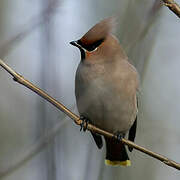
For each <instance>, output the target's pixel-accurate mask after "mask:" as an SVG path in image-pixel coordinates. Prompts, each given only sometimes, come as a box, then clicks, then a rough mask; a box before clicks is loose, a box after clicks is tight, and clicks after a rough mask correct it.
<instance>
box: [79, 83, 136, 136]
mask: <svg viewBox="0 0 180 180" xmlns="http://www.w3.org/2000/svg"><path fill="white" fill-rule="evenodd" d="M80 101H81V102H80ZM79 102H80V103H78V104H80V105H81V107H80V108H79V109H81V114H84V116H87V117H88V118H89V119H90V120H91V122H92V123H93V124H94V125H95V126H97V127H99V128H102V129H104V130H106V131H108V132H112V133H115V132H117V131H119V132H123V133H124V132H126V131H128V130H129V129H130V127H131V126H132V124H133V122H134V120H135V117H136V113H137V109H136V105H135V104H134V98H133V97H132V98H131V97H128V98H124V97H123V94H120V93H116V92H111V91H110V90H109V89H108V88H107V86H106V87H98V86H94V85H91V86H89V87H88V89H87V90H86V92H85V93H84V94H83V96H82V97H81V100H79Z"/></svg>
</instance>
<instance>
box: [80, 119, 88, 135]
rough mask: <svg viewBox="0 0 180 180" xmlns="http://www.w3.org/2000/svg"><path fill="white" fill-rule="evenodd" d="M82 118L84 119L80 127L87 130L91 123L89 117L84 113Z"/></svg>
mask: <svg viewBox="0 0 180 180" xmlns="http://www.w3.org/2000/svg"><path fill="white" fill-rule="evenodd" d="M80 119H81V120H82V123H81V125H80V126H81V128H80V131H82V129H83V131H84V132H85V131H86V130H87V127H88V124H89V119H87V118H86V117H84V116H83V115H81V116H80Z"/></svg>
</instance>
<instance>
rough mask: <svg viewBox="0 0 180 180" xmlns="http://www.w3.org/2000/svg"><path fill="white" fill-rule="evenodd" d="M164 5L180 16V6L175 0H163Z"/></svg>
mask: <svg viewBox="0 0 180 180" xmlns="http://www.w3.org/2000/svg"><path fill="white" fill-rule="evenodd" d="M162 1H163V2H164V5H165V6H167V7H168V8H169V9H170V10H171V11H172V12H174V13H175V14H176V15H177V16H178V17H179V18H180V6H179V4H178V3H176V2H175V1H174V0H162Z"/></svg>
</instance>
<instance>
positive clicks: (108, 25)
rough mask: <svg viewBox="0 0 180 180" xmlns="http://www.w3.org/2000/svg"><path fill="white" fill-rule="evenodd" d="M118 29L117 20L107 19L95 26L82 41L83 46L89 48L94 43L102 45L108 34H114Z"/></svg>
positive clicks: (113, 18)
mask: <svg viewBox="0 0 180 180" xmlns="http://www.w3.org/2000/svg"><path fill="white" fill-rule="evenodd" d="M115 27H116V18H115V17H110V18H106V19H104V20H102V21H100V22H99V23H97V24H96V25H94V26H93V27H92V28H91V29H90V30H89V31H88V32H87V33H86V34H85V35H84V36H83V37H82V38H81V39H80V43H81V44H82V45H83V46H89V45H91V44H94V43H99V44H101V43H102V42H103V41H104V40H105V39H106V37H107V36H108V34H110V33H112V32H113V31H114V29H115Z"/></svg>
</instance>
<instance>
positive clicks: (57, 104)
mask: <svg viewBox="0 0 180 180" xmlns="http://www.w3.org/2000/svg"><path fill="white" fill-rule="evenodd" d="M0 66H2V67H3V68H4V69H5V70H6V71H7V72H8V73H9V74H11V75H12V76H13V79H14V81H16V82H18V83H20V84H22V85H24V86H26V87H27V88H29V89H30V90H32V91H34V92H35V93H36V94H38V95H39V96H41V97H42V98H44V99H46V100H47V101H49V102H50V103H51V104H52V105H54V106H55V107H56V108H58V109H59V110H60V111H62V112H64V113H65V114H66V115H67V116H69V117H70V118H71V119H72V120H73V121H74V122H75V123H76V124H77V125H82V123H83V121H82V120H81V119H80V117H79V116H77V115H76V114H74V113H73V112H71V111H70V110H69V109H68V108H67V107H65V106H64V105H63V104H61V103H60V102H58V101H57V100H55V99H54V98H52V97H51V96H49V95H48V94H47V93H46V92H44V91H43V90H41V89H40V88H38V87H36V86H35V85H34V84H32V83H31V82H30V81H28V80H26V79H25V78H24V77H23V76H21V75H20V74H18V73H16V72H15V71H14V70H13V69H12V68H10V67H9V66H8V65H7V64H5V63H4V62H3V61H2V60H1V59H0ZM86 125H87V129H88V130H89V131H92V132H95V133H98V134H101V135H103V136H106V137H110V138H116V139H117V136H115V135H114V134H112V133H110V132H107V131H104V130H102V129H100V128H97V127H96V126H93V125H92V124H86ZM121 141H122V143H124V144H125V145H128V146H129V147H133V148H134V149H136V150H139V151H141V152H143V153H145V154H147V155H149V156H151V157H153V158H156V159H158V160H160V161H162V162H163V163H164V164H166V165H168V166H171V167H173V168H176V169H178V170H180V164H179V163H177V162H175V161H173V160H170V159H168V158H167V157H165V156H162V155H160V154H157V153H155V152H152V151H150V150H148V149H146V148H144V147H142V146H139V145H137V144H135V143H133V142H131V141H129V140H127V139H125V138H122V140H121Z"/></svg>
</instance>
